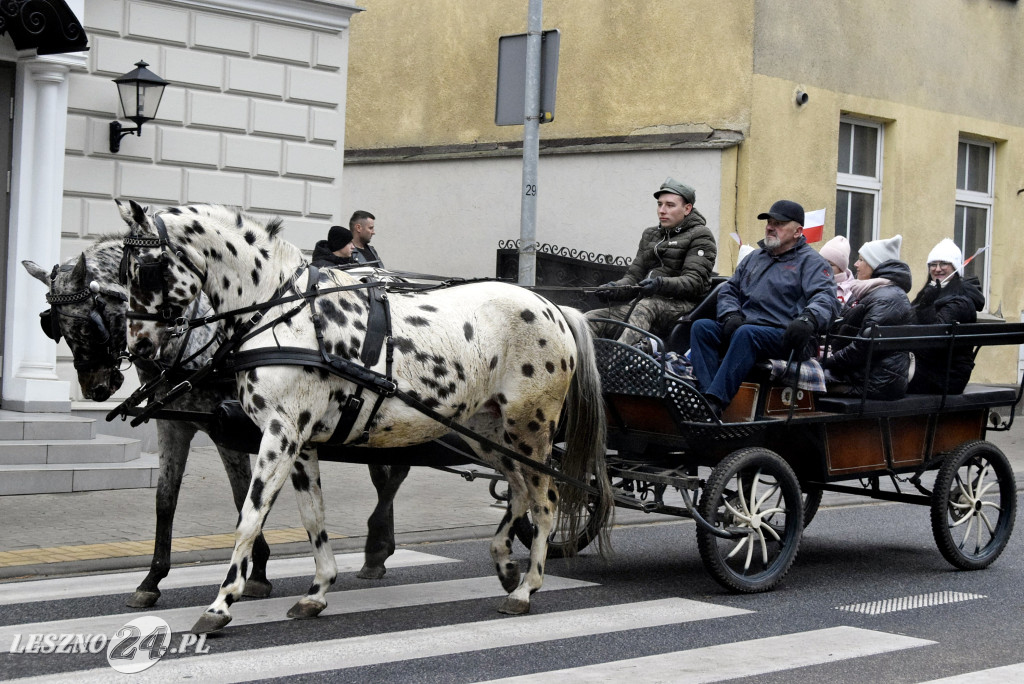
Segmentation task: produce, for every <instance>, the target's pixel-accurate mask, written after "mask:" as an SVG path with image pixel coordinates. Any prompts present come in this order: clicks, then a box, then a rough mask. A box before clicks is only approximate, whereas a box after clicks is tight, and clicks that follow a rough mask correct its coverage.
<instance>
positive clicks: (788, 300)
mask: <svg viewBox="0 0 1024 684" xmlns="http://www.w3.org/2000/svg"><path fill="white" fill-rule="evenodd" d="M758 245H760V246H761V249H759V250H757V251H755V252H753V253H751V254H750V255H749V256H748V257H747V258H746V259H744V260H743V261H741V262H740V265H739V266H737V267H736V272H735V273H733V275H732V277H731V278H729V280H728V281H727V282H726V284H725V285H724V286H723V287H722V289H721V290H720V292H719V295H718V320H719V321H723V320H724V319H725V318H726V316H728V315H729V314H731V313H734V312H737V311H738V312H740V313H741V314H743V319H744V323H748V324H753V325H765V326H770V327H773V328H785V327H786V326H787V325H789V323H790V321H792V320H793V319H794V318H796V317H797V316H799V315H800V314H803V313H806V314H808V315H810V316H812V317H813V318H814V320H815V322H816V323H817V326H818V331H820V332H822V331H824V330H826V329H827V328H828V326H829V324H830V323H831V322H832V319H833V318H835V317H836V315H837V314H838V313H839V300H838V299H836V282H835V280H834V279H833V278H832V269H831V267H830V266H829V265H828V262H827V261H825V259H824V258H823V257H822V256H821V255H820V254H818V253H817V252H816V251H815V250H814V248H813V247H811V246H810V245H808V244H807V240H806V239H805V238H804V237H803V236H801V237H800V239H799V241H798V242H797V244H796V246H795V247H794V248H793V249H791V250H789V251H787V252H783V253H782V254H779V255H773V254H772V253H771V252H769V251H768V250H766V249H764V241H761V242H759V243H758Z"/></svg>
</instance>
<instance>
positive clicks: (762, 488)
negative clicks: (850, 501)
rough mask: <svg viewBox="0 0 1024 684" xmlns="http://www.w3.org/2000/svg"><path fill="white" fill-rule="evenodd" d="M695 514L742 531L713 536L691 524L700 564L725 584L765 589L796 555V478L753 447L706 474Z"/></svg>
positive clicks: (799, 517)
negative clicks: (729, 536)
mask: <svg viewBox="0 0 1024 684" xmlns="http://www.w3.org/2000/svg"><path fill="white" fill-rule="evenodd" d="M699 511H700V514H701V516H702V517H703V518H704V519H705V520H707V521H708V522H709V523H711V524H712V525H714V526H716V527H719V528H721V529H726V530H733V531H736V532H741V533H743V534H742V536H740V537H738V538H734V539H723V538H721V537H716V536H715V535H713V534H711V533H710V532H708V531H707V530H705V529H703V528H702V527H701V526H700V525H698V526H697V546H698V548H699V549H700V557H701V560H702V561H703V562H704V567H705V568H706V569H707V571H708V572H709V573H710V574H711V576H712V577H714V578H715V580H716V581H717V582H718V583H719V584H721V585H722V586H723V587H725V588H726V589H730V590H732V591H736V592H742V593H755V592H760V591H768V590H769V589H771V588H772V587H774V586H775V585H776V584H778V583H779V582H780V581H782V578H783V577H784V576H785V575H786V573H787V572H788V571H789V568H790V566H791V565H792V564H793V561H794V560H795V559H796V552H797V549H798V548H799V546H800V534H801V532H802V531H803V506H802V502H801V499H800V483H799V482H798V481H797V479H796V475H795V474H794V473H793V469H792V468H790V467H789V464H787V463H786V462H785V461H784V460H782V458H781V457H779V456H778V455H777V454H775V453H773V452H771V451H769V450H768V449H762V448H759V447H755V448H751V449H742V450H740V451H737V452H734V453H732V454H730V455H729V456H728V457H726V458H725V459H724V460H723V461H722V462H721V463H720V464H719V465H718V466H717V467H716V468H715V469H714V470H713V471H712V472H711V477H710V478H708V483H707V486H706V487H705V489H704V495H703V496H702V497H701V500H700V507H699Z"/></svg>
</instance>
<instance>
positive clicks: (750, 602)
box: [0, 503, 1024, 684]
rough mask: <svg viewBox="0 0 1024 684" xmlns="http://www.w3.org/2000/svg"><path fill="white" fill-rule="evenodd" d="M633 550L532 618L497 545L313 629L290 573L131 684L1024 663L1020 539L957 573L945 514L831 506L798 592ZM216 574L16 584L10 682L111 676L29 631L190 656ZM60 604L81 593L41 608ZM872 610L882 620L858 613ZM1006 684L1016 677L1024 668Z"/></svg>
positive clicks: (411, 565) (960, 670) (795, 679)
mask: <svg viewBox="0 0 1024 684" xmlns="http://www.w3.org/2000/svg"><path fill="white" fill-rule="evenodd" d="M1018 517H1019V516H1018ZM1019 527H1020V526H1019V525H1018V528H1019ZM614 545H615V554H614V555H613V556H611V557H610V558H609V559H608V560H602V559H601V558H600V557H598V556H597V555H596V553H595V552H594V550H593V549H588V550H587V551H586V552H585V553H584V554H583V555H582V556H581V557H579V558H577V559H574V560H571V561H563V560H551V561H549V562H548V565H547V568H546V572H547V575H548V582H547V584H546V585H545V588H544V589H543V590H542V591H541V592H539V593H537V594H535V595H534V599H533V608H532V611H531V614H530V615H529V616H521V617H508V616H503V615H499V614H498V613H497V612H496V607H497V604H498V602H499V600H500V596H501V593H502V592H501V590H500V587H499V585H498V582H497V580H496V579H495V578H494V577H493V569H492V565H491V561H490V558H489V556H488V552H487V547H488V543H487V542H486V541H484V540H469V541H462V542H452V543H430V544H421V545H416V546H412V547H406V548H405V549H402V550H401V552H400V557H396V558H395V559H393V561H394V562H392V563H391V564H390V566H391V569H390V570H389V572H388V574H387V575H386V576H385V577H384V579H382V580H380V581H377V582H371V581H367V580H360V579H357V578H356V577H355V573H354V570H344V568H343V572H341V574H340V575H339V578H338V583H337V585H336V586H335V589H334V591H333V592H332V593H330V594H328V600H329V602H330V605H329V607H328V609H327V611H326V612H325V613H324V614H323V615H321V617H319V618H317V619H315V620H308V621H292V620H287V619H285V618H284V613H285V611H286V610H287V608H288V606H290V605H291V603H292V602H293V601H294V600H295V599H296V598H297V597H298V596H300V595H301V594H302V593H303V592H304V591H305V589H306V587H307V585H308V582H309V576H308V574H305V573H306V572H307V571H308V570H306V569H300V570H298V571H294V570H287V569H285V568H284V566H282V571H281V573H279V574H282V575H290V576H288V577H286V578H279V579H276V580H275V583H274V592H273V597H272V598H271V599H266V600H264V601H250V600H246V601H243V602H240V603H237V604H235V605H234V606H233V607H232V611H233V613H234V614H235V622H234V623H232V624H231V625H230V626H229V627H228V628H227V629H225V630H224V631H223V632H222V633H221V634H219V635H215V636H211V637H210V638H209V639H208V640H207V641H206V647H207V648H208V649H209V653H208V654H205V655H192V654H191V653H189V654H187V655H180V654H176V655H166V656H164V658H163V659H162V660H160V661H159V662H157V663H156V664H155V665H154V666H153V667H152V668H150V669H147V670H146V671H145V672H142V673H141V674H137V675H133V676H132V679H133V681H148V680H149V679H150V678H152V680H153V681H175V680H178V679H180V678H183V677H187V678H190V679H191V680H192V681H229V680H230V681H238V680H253V679H281V680H284V679H286V678H287V679H288V680H289V681H350V682H368V681H373V682H403V683H407V682H475V681H489V680H494V679H502V678H510V677H518V679H516V680H515V681H531V682H532V681H550V680H554V679H557V680H558V681H560V682H561V681H570V682H571V681H616V682H621V681H622V680H623V679H624V678H625V677H629V676H632V677H637V678H640V677H642V678H643V680H644V681H645V682H657V681H664V682H682V681H689V682H698V681H724V680H726V679H732V678H739V677H742V678H743V680H744V682H765V683H767V682H786V683H801V682H808V683H810V682H814V683H815V684H816V683H817V682H820V681H829V682H851V683H853V682H915V683H916V682H927V681H932V680H935V679H940V678H944V677H950V676H954V675H962V674H964V673H974V672H978V671H983V670H987V669H990V668H995V667H1000V666H1012V665H1018V664H1019V663H1022V662H1024V653H1021V649H1020V646H1019V644H1020V643H1022V640H1024V624H1022V621H1021V619H1020V617H1021V612H1022V609H1024V599H1022V598H1021V593H1020V589H1019V585H1020V579H1021V576H1022V570H1024V552H1022V550H1021V544H1020V543H1019V542H1018V541H1016V540H1015V539H1011V542H1010V544H1009V546H1008V547H1007V549H1006V551H1005V553H1004V554H1003V556H1002V557H1001V558H1000V559H998V560H997V561H996V562H995V564H994V565H992V566H991V567H990V568H988V569H986V570H983V571H978V572H962V571H957V570H954V569H953V568H952V566H950V565H949V564H948V563H947V562H946V561H945V560H944V559H943V558H942V556H941V555H940V554H939V552H938V551H937V549H936V548H935V544H934V542H933V541H932V535H931V529H930V525H929V518H928V509H927V508H926V507H918V506H910V505H905V504H878V503H873V504H864V505H854V506H846V507H835V508H827V509H823V510H821V511H820V512H819V514H818V516H817V517H816V518H815V520H814V522H813V523H812V524H811V525H810V527H808V529H807V530H806V531H805V534H804V537H803V541H802V544H801V547H800V553H799V556H798V558H797V561H796V563H795V564H794V566H793V568H792V569H791V570H790V572H789V574H788V575H787V577H786V578H785V580H784V581H783V582H782V584H781V585H780V586H779V587H778V588H776V589H775V590H774V591H772V592H768V593H764V594H755V595H734V594H729V593H727V592H725V591H724V590H723V589H721V588H720V587H719V586H718V585H717V584H716V583H715V582H714V581H713V580H712V579H711V578H710V577H709V576H708V575H707V574H706V573H705V572H704V569H703V566H702V563H701V560H700V557H699V554H698V551H697V545H696V543H695V541H694V528H693V524H692V523H691V522H687V521H674V522H668V523H664V522H663V523H656V524H644V525H632V526H628V527H622V528H619V529H616V530H615V532H614ZM519 555H520V557H521V556H522V554H521V553H520V554H519ZM342 560H343V561H344V560H346V559H345V558H342ZM355 560H356V561H359V560H361V559H360V557H359V554H356V556H355ZM297 562H298V563H300V564H301V563H309V562H308V560H303V561H297ZM294 563H295V562H292V564H293V565H294ZM272 567H273V566H272ZM353 567H354V568H355V569H357V568H358V563H356V564H355V565H354V566H353ZM309 568H310V569H311V563H309ZM203 570H204V569H203V568H188V569H181V570H175V571H174V572H172V574H171V576H170V577H169V578H168V584H167V585H166V589H165V591H164V594H163V596H162V598H161V599H160V603H159V604H158V605H157V606H156V607H155V608H154V609H150V610H148V611H143V612H141V613H140V612H137V611H136V612H133V611H131V610H130V609H128V608H126V607H124V598H125V593H127V592H126V591H124V590H121V589H119V584H118V581H119V580H118V576H117V575H113V574H102V575H91V576H86V577H80V578H77V579H74V580H71V581H67V580H43V581H42V582H43V583H40V584H36V585H26V584H24V583H22V584H21V585H20V591H21V594H20V595H18V594H15V593H10V592H14V591H15V590H12V589H11V587H18V586H19V585H18V584H8V585H0V605H2V609H0V673H2V676H3V677H6V678H18V677H40V678H41V679H40V680H39V681H60V680H63V679H68V678H70V677H74V678H75V681H90V678H92V679H94V680H95V681H109V680H110V678H111V676H112V675H114V674H115V673H114V672H113V670H111V669H110V667H109V665H108V663H107V659H106V657H105V655H104V654H103V653H97V654H68V655H61V654H42V653H40V654H25V653H10V652H9V651H10V649H11V644H12V643H13V637H12V635H13V634H21V635H22V637H21V638H22V641H21V643H24V642H25V639H26V638H27V635H28V634H29V633H49V632H56V633H60V632H73V631H75V630H77V631H78V632H82V633H88V632H90V631H93V632H98V631H101V628H102V626H103V625H104V624H107V623H109V624H112V625H114V627H112V628H110V629H109V630H108V631H109V632H111V633H113V631H114V630H115V629H116V627H117V626H118V625H123V624H124V623H126V622H128V621H129V620H131V619H133V618H137V617H140V616H142V615H152V616H163V618H165V619H166V620H167V621H168V623H170V625H171V629H172V631H174V635H173V636H172V640H171V643H172V644H179V643H181V642H180V640H181V632H183V631H184V630H187V628H188V625H190V624H191V623H192V621H194V619H195V618H197V617H198V616H199V614H200V613H201V612H202V610H203V609H204V607H205V606H206V605H207V604H208V603H209V602H210V601H212V599H213V598H214V597H215V595H216V587H217V585H218V584H219V577H220V576H221V574H222V573H223V567H217V568H214V570H215V572H214V575H213V576H210V577H207V578H206V579H195V580H193V579H190V575H189V573H192V572H202V571H203ZM272 572H273V570H272ZM176 574H177V575H178V581H179V583H180V584H181V585H182V586H180V587H178V588H174V586H173V584H171V581H172V580H174V579H175V576H176ZM47 582H49V584H47ZM61 582H64V584H60V583H61ZM126 586H128V587H131V586H133V583H132V582H131V581H130V578H129V581H128V582H127V583H126ZM367 590H370V591H367ZM3 591H7V592H9V593H7V594H5V593H3ZM58 592H68V594H67V595H70V596H73V597H72V598H66V599H63V600H52V601H49V600H38V599H41V598H44V597H47V596H55V595H57V593H58ZM910 597H916V598H914V599H910ZM28 598H31V599H33V600H31V601H26V599H28ZM891 599H906V600H904V601H889V600H891ZM874 602H882V603H877V604H876V603H874ZM861 604H872V605H867V606H863V605H861ZM844 607H845V609H844ZM851 607H852V608H851ZM872 608H873V609H874V610H876V611H881V612H879V613H878V614H870V613H865V612H856V611H857V610H858V609H859V610H871V609H872ZM344 611H354V612H344ZM886 611H888V612H886ZM98 616H108V617H106V618H105V620H106V622H104V621H103V620H101V619H100V618H99V617H98ZM72 619H81V620H83V621H82V622H67V621H68V620H72ZM49 621H60V622H56V623H50V622H49ZM29 623H36V624H29ZM39 623H47V624H39ZM636 659H640V660H636ZM574 668H586V669H583V670H575V669H574ZM566 669H569V670H570V671H569V672H558V673H557V674H554V673H555V672H556V671H560V670H566ZM73 673H75V674H73ZM545 673H547V674H545ZM532 674H538V675H539V677H538V678H531V677H528V676H527V675H532ZM994 676H995V677H996V678H994V679H991V680H990V681H1012V680H1014V679H1019V678H1021V677H1022V676H1024V668H1018V669H1017V670H1016V671H1015V673H1014V672H1010V671H1002V672H1000V673H997V674H996V675H994ZM955 681H958V682H966V681H974V680H966V679H958V680H955Z"/></svg>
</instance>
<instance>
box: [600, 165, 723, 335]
mask: <svg viewBox="0 0 1024 684" xmlns="http://www.w3.org/2000/svg"><path fill="white" fill-rule="evenodd" d="M654 197H655V199H657V201H658V225H657V226H653V227H651V228H648V229H646V230H645V231H644V232H643V235H641V236H640V247H639V248H638V249H637V252H636V257H635V258H634V259H633V262H632V263H631V264H630V265H629V270H628V271H626V275H625V276H623V277H622V278H620V279H618V280H615V281H612V282H610V283H606V284H604V285H602V286H601V287H600V288H598V290H597V292H596V295H597V297H598V299H601V300H602V301H608V300H619V301H621V300H626V299H633V298H634V297H635V296H637V295H636V290H635V287H633V286H639V288H640V294H639V299H638V300H637V301H636V302H635V303H629V302H627V303H624V304H616V305H614V306H610V307H607V308H601V309H593V310H591V311H588V312H587V318H589V319H591V322H590V327H591V328H592V329H593V330H594V334H595V335H598V336H600V337H609V338H612V339H618V340H619V341H620V342H622V343H624V344H635V343H636V342H637V341H638V340H639V339H640V337H641V336H640V334H639V333H637V332H635V331H633V330H630V329H628V328H623V327H621V326H617V325H611V324H608V323H598V322H595V321H594V320H593V319H595V318H611V319H614V320H618V321H625V322H626V323H629V324H630V325H635V326H636V327H638V328H642V329H644V330H651V331H658V330H662V329H665V328H668V327H669V326H671V325H672V323H674V322H675V321H676V319H678V318H679V317H680V316H682V315H683V314H685V313H688V312H689V311H691V310H692V309H693V308H694V307H695V306H697V304H699V303H700V302H701V300H703V299H704V296H705V295H706V294H707V293H708V290H709V289H710V287H711V271H712V269H713V268H714V267H715V259H716V258H717V257H718V246H717V245H716V243H715V236H714V234H713V233H712V232H711V229H710V228H708V227H707V223H706V222H705V220H704V216H703V215H701V213H700V212H699V211H697V210H696V209H695V208H694V206H693V203H694V202H695V201H696V198H697V193H696V191H695V190H694V189H693V188H691V187H690V186H689V185H686V184H684V183H680V182H679V181H677V180H675V179H673V178H666V179H665V182H664V183H662V184H661V187H660V188H658V191H657V192H655V193H654Z"/></svg>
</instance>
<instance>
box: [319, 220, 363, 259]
mask: <svg viewBox="0 0 1024 684" xmlns="http://www.w3.org/2000/svg"><path fill="white" fill-rule="evenodd" d="M353 246H354V245H353V244H352V231H350V230H349V229H348V228H345V227H344V226H331V229H330V230H329V231H327V239H326V240H320V241H319V242H317V243H316V246H315V247H314V248H313V265H314V266H316V267H317V268H331V267H332V266H349V265H351V264H352V263H354V262H353V261H352V249H353Z"/></svg>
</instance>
